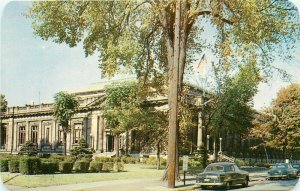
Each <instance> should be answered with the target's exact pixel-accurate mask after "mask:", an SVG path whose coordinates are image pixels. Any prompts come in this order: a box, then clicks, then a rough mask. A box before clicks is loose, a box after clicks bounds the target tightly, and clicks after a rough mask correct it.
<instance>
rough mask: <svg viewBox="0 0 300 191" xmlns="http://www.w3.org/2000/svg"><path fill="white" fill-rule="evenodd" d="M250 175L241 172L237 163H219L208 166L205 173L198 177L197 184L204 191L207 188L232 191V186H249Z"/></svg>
mask: <svg viewBox="0 0 300 191" xmlns="http://www.w3.org/2000/svg"><path fill="white" fill-rule="evenodd" d="M248 182H249V173H248V172H247V171H244V170H240V169H239V167H238V166H237V165H236V164H235V163H230V162H219V163H212V164H210V165H208V166H207V167H206V168H205V170H204V172H203V173H200V174H198V175H197V177H196V184H197V185H199V186H200V187H201V188H202V189H203V188H206V187H218V186H220V187H225V188H226V189H230V187H231V186H232V185H236V184H242V185H243V186H244V187H247V186H248Z"/></svg>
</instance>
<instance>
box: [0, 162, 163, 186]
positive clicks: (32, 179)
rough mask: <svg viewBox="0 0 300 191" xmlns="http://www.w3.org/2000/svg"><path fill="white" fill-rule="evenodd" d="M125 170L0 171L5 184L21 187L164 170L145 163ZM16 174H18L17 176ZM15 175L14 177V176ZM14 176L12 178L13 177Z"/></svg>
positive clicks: (149, 175)
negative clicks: (105, 171) (73, 171)
mask: <svg viewBox="0 0 300 191" xmlns="http://www.w3.org/2000/svg"><path fill="white" fill-rule="evenodd" d="M125 171H126V172H111V173H76V174H75V173H74V174H50V175H19V174H16V173H6V172H5V173H0V174H1V178H2V180H3V181H4V182H5V181H6V180H9V179H11V180H9V181H8V182H7V183H6V184H10V185H16V186H22V187H29V188H32V187H41V186H52V185H62V184H74V183H82V182H94V181H101V180H119V179H133V178H155V177H157V178H158V179H159V178H161V177H162V176H163V174H164V170H156V169H154V168H151V167H150V166H147V165H141V164H126V165H125ZM17 175H18V176H17ZM15 176H16V177H15ZM13 177H14V178H13Z"/></svg>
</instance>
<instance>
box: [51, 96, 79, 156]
mask: <svg viewBox="0 0 300 191" xmlns="http://www.w3.org/2000/svg"><path fill="white" fill-rule="evenodd" d="M78 106H79V102H78V100H77V99H76V97H75V96H74V95H72V94H69V93H66V92H58V93H57V94H55V96H54V116H55V118H56V119H57V120H58V122H59V123H60V125H61V126H62V128H63V144H64V154H65V155H66V152H67V151H66V139H67V132H68V131H69V130H70V126H69V123H70V120H71V118H72V116H73V115H74V113H75V111H76V109H77V108H78Z"/></svg>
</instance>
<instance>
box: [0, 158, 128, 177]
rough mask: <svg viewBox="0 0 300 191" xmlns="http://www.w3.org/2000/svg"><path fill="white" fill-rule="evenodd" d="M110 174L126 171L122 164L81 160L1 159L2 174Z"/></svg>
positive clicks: (0, 168)
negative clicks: (73, 172)
mask: <svg viewBox="0 0 300 191" xmlns="http://www.w3.org/2000/svg"><path fill="white" fill-rule="evenodd" d="M73 170H74V171H75V172H110V171H113V170H114V171H124V164H123V163H122V162H99V161H91V160H86V159H81V160H77V161H75V162H74V161H72V160H59V161H58V160H49V159H41V158H38V157H21V158H10V159H9V158H3V159H0V171H1V172H8V171H9V172H11V173H15V172H20V173H22V174H29V175H31V174H53V173H55V172H61V173H71V172H72V171H73Z"/></svg>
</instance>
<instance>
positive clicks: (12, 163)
mask: <svg viewBox="0 0 300 191" xmlns="http://www.w3.org/2000/svg"><path fill="white" fill-rule="evenodd" d="M19 164H20V161H19V159H17V158H16V159H11V160H9V162H8V170H9V172H11V173H14V172H20V171H19Z"/></svg>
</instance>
